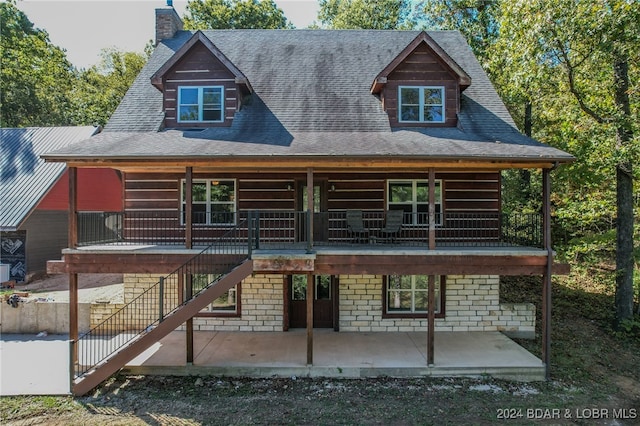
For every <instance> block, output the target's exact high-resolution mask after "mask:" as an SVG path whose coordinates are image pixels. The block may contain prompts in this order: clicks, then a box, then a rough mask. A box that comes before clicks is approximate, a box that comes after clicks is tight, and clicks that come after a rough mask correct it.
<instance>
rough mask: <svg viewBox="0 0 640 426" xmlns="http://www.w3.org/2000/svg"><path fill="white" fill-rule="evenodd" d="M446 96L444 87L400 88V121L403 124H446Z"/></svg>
mask: <svg viewBox="0 0 640 426" xmlns="http://www.w3.org/2000/svg"><path fill="white" fill-rule="evenodd" d="M444 96H445V90H444V87H442V86H400V87H399V88H398V120H399V121H400V122H401V123H444V121H445V105H444V103H445V101H444Z"/></svg>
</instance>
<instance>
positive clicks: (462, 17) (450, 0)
mask: <svg viewBox="0 0 640 426" xmlns="http://www.w3.org/2000/svg"><path fill="white" fill-rule="evenodd" d="M499 9H500V1H499V0H426V1H425V5H424V8H423V11H424V14H425V16H426V21H427V23H428V24H429V26H430V27H432V28H434V29H443V30H458V31H460V32H461V33H462V35H464V37H465V38H466V40H467V43H469V45H470V46H471V49H473V53H475V55H476V57H477V58H478V60H479V61H480V63H482V64H485V63H486V60H487V49H488V48H489V47H490V46H491V45H493V43H494V42H495V40H496V38H497V37H498V34H499V27H498V22H497V20H498V18H499Z"/></svg>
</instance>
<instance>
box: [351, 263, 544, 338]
mask: <svg viewBox="0 0 640 426" xmlns="http://www.w3.org/2000/svg"><path fill="white" fill-rule="evenodd" d="M382 278H383V277H382V276H381V275H346V276H341V277H340V303H339V305H340V330H341V331H360V332H365V331H424V330H425V329H426V327H427V319H426V318H383V316H382V312H383V300H382V285H383V279H382ZM499 296H500V281H499V277H498V276H497V275H495V276H494V275H469V276H465V275H450V276H447V281H446V291H445V317H444V318H436V331H504V332H508V333H511V334H514V335H518V337H534V333H535V307H534V305H533V304H530V303H527V304H501V303H500V300H499V299H500V297H499Z"/></svg>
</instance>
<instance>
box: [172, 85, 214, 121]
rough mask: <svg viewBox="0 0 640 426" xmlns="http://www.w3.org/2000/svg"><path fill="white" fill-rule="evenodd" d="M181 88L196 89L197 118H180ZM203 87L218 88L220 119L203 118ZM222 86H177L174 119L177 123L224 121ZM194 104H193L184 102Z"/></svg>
mask: <svg viewBox="0 0 640 426" xmlns="http://www.w3.org/2000/svg"><path fill="white" fill-rule="evenodd" d="M182 89H198V104H197V106H198V119H197V120H182V119H181V118H180V108H181V107H182V106H183V104H182ZM204 89H219V90H220V120H204V103H203V95H202V93H203V90H204ZM224 92H225V88H224V86H178V99H177V104H176V120H177V122H178V123H224V120H225V117H224V115H225V109H224ZM185 105H195V104H185Z"/></svg>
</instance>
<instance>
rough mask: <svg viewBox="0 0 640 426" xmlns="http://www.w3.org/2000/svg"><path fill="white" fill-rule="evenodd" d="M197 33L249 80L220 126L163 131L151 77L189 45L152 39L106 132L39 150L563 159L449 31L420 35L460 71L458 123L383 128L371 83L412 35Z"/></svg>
mask: <svg viewBox="0 0 640 426" xmlns="http://www.w3.org/2000/svg"><path fill="white" fill-rule="evenodd" d="M203 33H204V35H205V36H206V37H207V38H208V40H210V41H211V43H212V45H213V46H215V48H217V49H219V51H220V52H221V53H222V54H223V55H224V56H225V57H226V58H228V59H229V61H231V62H232V63H233V64H234V65H235V66H236V67H237V68H238V69H239V70H240V71H241V72H242V73H243V75H244V76H246V78H247V79H248V81H249V82H250V83H251V86H252V88H253V91H254V93H253V95H252V100H251V103H250V104H249V105H245V106H243V108H242V109H241V110H240V111H239V112H237V113H236V115H235V118H234V120H233V124H232V126H231V127H229V128H221V127H216V128H208V129H205V130H199V131H188V130H164V129H162V123H163V118H164V114H163V111H162V93H161V92H160V91H159V90H158V89H157V88H155V87H154V86H153V85H152V83H151V77H152V76H153V75H154V74H156V73H157V72H158V70H160V69H161V68H162V67H163V65H165V64H166V63H167V62H168V61H170V60H171V59H172V57H173V55H174V54H175V53H176V52H177V51H179V49H180V48H181V47H182V46H183V45H184V44H185V43H188V42H189V41H190V40H191V39H192V37H193V34H194V33H192V32H189V31H180V32H178V33H177V34H176V36H175V37H174V38H173V39H168V40H164V41H162V42H161V43H160V44H159V45H158V46H157V48H156V50H155V51H154V53H153V55H152V57H151V58H150V60H149V62H148V63H147V65H146V66H145V67H144V69H143V70H142V72H141V73H140V75H139V76H138V78H137V79H136V81H135V82H134V84H133V85H132V87H131V88H130V90H129V92H128V93H127V95H126V96H125V98H124V99H123V101H122V102H121V104H120V105H119V107H118V108H117V110H116V112H115V113H114V114H113V116H112V117H111V119H110V121H109V123H108V124H107V126H106V127H105V131H104V132H103V133H102V134H100V135H98V136H95V137H93V138H91V140H89V141H86V142H83V143H82V144H80V145H78V146H77V147H74V148H73V149H63V150H60V151H57V152H55V153H52V154H48V155H47V156H46V157H47V158H48V159H51V160H54V161H65V160H69V159H126V158H130V159H160V158H167V157H171V158H180V157H183V158H208V157H220V156H224V157H233V156H267V155H270V156H283V157H287V156H305V155H313V156H341V157H349V156H354V157H360V156H365V157H373V156H399V157H407V156H412V157H425V158H433V159H445V158H446V159H478V160H483V159H485V160H491V159H496V160H499V161H509V160H516V161H524V160H527V161H533V162H549V161H554V162H567V161H571V160H572V159H573V157H572V156H571V155H569V154H567V153H565V152H563V151H560V150H558V149H555V148H552V147H549V146H548V145H544V144H542V143H539V142H537V141H535V140H533V139H531V138H528V137H525V136H524V135H522V134H521V133H520V132H519V131H518V130H517V129H516V127H515V125H514V123H513V120H512V119H511V117H510V115H509V113H508V112H507V110H506V108H505V106H504V104H503V102H502V101H501V99H500V97H499V96H498V94H497V93H496V91H495V89H494V88H493V86H492V84H491V83H490V81H489V79H488V78H487V75H486V74H485V72H484V71H483V69H482V67H481V66H480V64H479V63H478V61H477V60H476V58H475V56H474V55H473V53H472V52H471V49H470V48H469V46H468V44H467V43H466V41H465V40H464V38H463V37H462V36H461V34H460V33H459V32H457V31H433V32H428V35H429V37H431V39H433V40H434V41H435V42H436V43H437V44H438V46H440V47H441V48H442V49H443V50H444V51H445V52H446V53H447V55H448V56H449V57H450V59H452V60H453V61H455V64H457V65H458V66H459V67H460V68H461V69H462V70H463V71H464V72H465V73H466V74H467V75H468V76H469V77H470V78H471V82H472V83H471V85H470V86H469V87H468V88H467V89H466V90H465V91H464V92H463V93H462V95H461V112H460V115H459V119H458V123H459V125H458V127H457V128H420V129H417V128H411V129H398V128H393V129H392V128H391V127H390V124H389V119H388V115H387V114H386V113H385V112H384V111H383V109H382V105H381V102H380V100H379V99H378V98H377V97H376V96H374V95H373V94H371V91H370V90H371V84H372V82H373V81H374V79H375V78H376V76H378V75H379V74H380V72H381V71H382V70H384V69H385V68H386V67H387V66H388V65H389V64H390V63H392V61H393V60H394V58H396V57H398V55H399V54H401V53H402V52H403V51H404V50H405V49H406V48H407V46H408V45H409V44H410V43H411V42H412V41H413V40H415V39H416V37H418V36H419V35H420V34H421V32H419V31H379V30H214V31H204V32H203Z"/></svg>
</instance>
